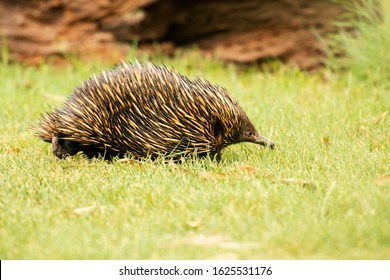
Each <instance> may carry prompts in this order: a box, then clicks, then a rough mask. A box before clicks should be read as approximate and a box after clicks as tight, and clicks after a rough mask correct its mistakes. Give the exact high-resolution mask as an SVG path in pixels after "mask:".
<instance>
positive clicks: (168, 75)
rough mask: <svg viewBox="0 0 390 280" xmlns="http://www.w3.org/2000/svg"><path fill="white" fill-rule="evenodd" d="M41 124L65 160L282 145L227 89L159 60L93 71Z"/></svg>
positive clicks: (178, 154) (46, 138) (200, 153)
mask: <svg viewBox="0 0 390 280" xmlns="http://www.w3.org/2000/svg"><path fill="white" fill-rule="evenodd" d="M35 130H36V134H37V136H39V137H40V138H41V139H42V140H43V141H45V142H51V143H52V147H53V153H54V155H56V156H57V157H59V158H64V157H66V156H68V155H74V154H76V153H77V152H79V151H82V152H83V153H85V154H86V155H87V156H88V157H90V158H92V157H94V156H98V155H101V156H103V157H105V158H111V157H112V156H124V155H126V154H130V155H131V156H133V157H134V158H138V159H140V158H145V157H151V158H155V157H157V156H160V155H163V156H165V157H169V158H173V159H179V158H180V157H182V156H186V155H193V154H196V155H198V156H200V157H204V156H206V155H210V156H212V157H216V158H217V160H219V159H220V157H221V152H222V150H223V149H224V148H226V147H227V146H228V145H231V144H235V143H239V142H253V143H256V144H260V145H263V146H269V147H270V148H271V149H273V148H274V146H275V144H274V143H272V142H271V141H269V140H267V139H265V138H263V137H262V136H261V135H260V134H259V133H258V132H257V130H256V129H255V127H254V126H253V124H252V123H251V121H250V120H249V119H248V117H247V115H246V114H245V112H244V111H243V110H242V109H241V107H240V105H239V104H238V102H237V101H235V100H234V99H233V98H232V97H231V96H230V94H229V93H228V92H227V90H226V89H225V88H223V87H221V86H218V85H212V84H211V83H209V82H208V81H205V80H203V79H200V78H198V77H197V78H194V79H190V78H187V77H185V76H182V75H181V74H179V73H177V72H176V71H175V70H172V69H168V68H167V67H165V66H156V65H154V64H151V63H145V64H143V65H142V64H139V63H135V64H125V63H123V64H122V65H120V66H117V67H116V68H114V69H113V70H109V71H105V72H103V73H102V74H100V75H99V76H95V75H94V76H92V77H91V78H90V79H88V80H87V81H85V82H83V83H82V84H81V85H80V86H79V87H77V88H76V89H75V90H74V93H73V94H72V95H71V97H70V98H68V99H67V101H66V102H65V104H64V106H63V107H62V108H57V109H55V110H54V111H52V112H49V113H47V115H45V116H44V117H43V118H42V120H41V123H40V125H39V126H38V127H36V128H35Z"/></svg>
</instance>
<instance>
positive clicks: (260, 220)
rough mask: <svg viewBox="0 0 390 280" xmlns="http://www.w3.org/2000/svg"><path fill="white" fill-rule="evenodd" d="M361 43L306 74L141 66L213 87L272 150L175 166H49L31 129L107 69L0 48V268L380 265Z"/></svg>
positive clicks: (379, 102)
mask: <svg viewBox="0 0 390 280" xmlns="http://www.w3.org/2000/svg"><path fill="white" fill-rule="evenodd" d="M386 24H389V22H387V23H386ZM387 27H388V25H387ZM372 28H376V29H375V30H378V29H380V28H382V24H379V25H378V26H372ZM384 30H385V29H384ZM386 30H388V29H386ZM362 32H365V31H364V30H363V31H362ZM384 32H387V31H384ZM371 33H372V34H371ZM362 34H363V35H364V34H371V35H372V36H374V34H373V32H371V31H367V32H366V33H362ZM378 36H379V35H378ZM362 37H363V36H362ZM388 38H389V37H387V39H386V38H385V37H384V38H381V39H380V40H382V41H381V42H382V43H383V44H385V43H387V44H388V45H387V46H390V40H389V39H388ZM339 40H340V41H341V42H342V43H346V42H347V43H348V44H350V46H351V48H350V50H352V51H353V52H355V53H356V52H358V53H359V50H357V49H356V48H355V49H354V48H353V43H355V44H356V45H363V46H362V48H364V44H360V43H359V44H357V43H356V42H357V40H361V41H363V42H364V40H365V38H360V37H358V38H350V37H348V38H347V37H343V38H339ZM367 40H368V39H367ZM370 40H372V38H371V39H370ZM384 40H387V41H386V42H384ZM367 45H369V44H367ZM376 46H377V49H376V50H375V51H373V52H375V53H378V54H380V53H381V47H380V46H379V45H378V44H376ZM370 47H371V46H370ZM385 47H386V45H385ZM367 48H368V46H367ZM367 48H365V49H363V50H360V53H359V54H360V55H361V56H359V58H360V60H358V61H354V63H351V62H350V61H349V62H348V55H351V53H348V52H347V53H346V56H345V61H343V62H342V63H343V66H344V67H340V69H337V68H336V67H327V68H324V69H322V70H320V71H318V72H315V73H308V72H302V71H300V70H297V69H294V68H293V67H290V66H282V65H275V66H274V67H273V69H272V71H258V70H257V69H255V68H254V67H249V68H247V69H238V68H236V67H235V66H232V65H229V64H224V63H222V62H219V61H216V60H212V59H205V58H202V57H201V56H200V54H199V53H198V52H196V51H193V52H185V53H180V54H177V56H176V57H174V58H167V57H164V56H162V57H151V58H148V59H150V60H152V61H153V62H154V63H156V64H159V63H164V64H165V65H167V66H170V67H171V66H172V67H174V68H175V69H176V70H178V71H179V72H181V73H183V74H185V75H188V76H196V75H199V76H201V77H203V78H205V79H208V80H210V81H211V82H213V83H217V84H220V85H223V86H224V87H226V88H227V89H228V90H229V91H230V92H231V94H232V95H233V96H234V97H235V98H236V99H237V100H239V102H240V104H241V106H242V107H243V109H244V110H245V111H246V113H247V115H248V116H249V118H250V119H251V120H252V122H253V123H254V124H255V126H256V127H257V128H258V129H259V131H260V132H261V133H262V135H264V136H265V137H266V138H268V139H270V140H272V141H273V142H275V144H276V149H275V150H270V149H264V148H261V147H259V146H257V145H254V144H250V143H245V144H237V145H234V146H231V147H229V148H228V149H226V150H225V152H224V154H223V155H222V161H221V162H219V163H217V162H215V161H212V160H210V159H208V158H206V159H204V160H192V161H191V160H189V161H187V162H184V163H182V164H174V163H164V162H163V161H155V162H151V161H141V162H136V161H132V160H127V161H121V160H119V161H114V162H112V163H109V162H106V161H104V160H101V159H92V160H89V159H87V158H86V157H85V156H83V155H81V154H78V155H76V156H75V157H69V158H67V159H66V160H59V159H57V158H55V157H54V156H53V155H52V153H51V146H50V145H49V144H47V143H44V142H42V141H41V140H40V139H39V138H37V137H35V136H34V135H33V132H32V130H31V126H34V125H36V124H37V123H38V118H39V116H40V114H41V113H44V112H45V111H48V110H50V107H55V106H60V105H61V104H62V103H63V102H64V100H65V99H66V97H68V96H69V95H70V94H71V93H72V90H73V89H74V87H75V86H77V85H79V83H80V82H81V81H83V80H85V79H86V78H88V77H89V76H90V75H91V74H92V73H99V72H101V70H102V69H108V68H111V67H113V65H114V64H109V63H107V62H102V61H88V62H86V61H82V60H79V59H76V58H69V63H67V64H63V65H60V66H58V65H53V64H51V63H42V64H41V65H40V66H38V67H32V66H26V65H22V64H16V63H8V62H7V61H6V59H4V57H6V55H4V54H6V51H5V50H3V62H2V63H1V64H0V131H1V132H0V259H389V258H390V234H389V232H390V222H389V221H390V208H389V203H390V125H389V124H390V121H389V117H390V116H389V115H388V112H389V110H390V82H389V76H388V75H389V73H390V71H386V69H388V70H389V67H390V66H389V64H390V63H386V59H387V61H388V57H387V58H386V57H385V58H383V57H382V58H380V57H379V55H377V56H376V58H377V59H378V61H380V62H381V63H382V64H380V65H381V66H383V67H382V68H378V69H377V68H375V67H377V66H378V65H379V62H378V64H377V65H375V64H374V65H370V67H371V68H367V69H366V72H364V71H361V70H362V69H363V68H365V65H367V64H365V63H367V62H364V60H363V58H364V54H367V52H369V53H370V54H372V53H371V50H367ZM382 48H384V47H382ZM388 49H389V48H387V50H388ZM364 52H366V53H364ZM373 55H374V56H375V54H373ZM135 58H137V59H138V60H139V61H141V62H142V61H144V60H145V59H146V58H145V57H144V56H140V55H138V54H137V53H136V52H135V51H133V52H131V53H130V54H129V56H128V60H129V61H134V60H135ZM383 60H385V62H382V61H383ZM370 61H371V60H370ZM360 62H361V64H360V65H359V63H360ZM340 63H341V62H340ZM378 67H379V66H378ZM386 67H387V68H386ZM341 68H343V69H341ZM374 68H375V69H376V71H373V69H374ZM370 73H374V74H375V75H373V78H372V79H370V77H371V76H370V75H371V74H370Z"/></svg>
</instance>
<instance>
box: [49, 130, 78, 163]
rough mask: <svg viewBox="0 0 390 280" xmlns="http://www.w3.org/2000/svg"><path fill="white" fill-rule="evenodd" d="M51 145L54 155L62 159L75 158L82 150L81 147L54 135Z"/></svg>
mask: <svg viewBox="0 0 390 280" xmlns="http://www.w3.org/2000/svg"><path fill="white" fill-rule="evenodd" d="M51 145H52V149H53V154H54V155H55V156H56V157H58V158H60V159H63V158H65V157H67V156H73V155H75V154H76V153H77V152H78V151H79V150H80V147H79V145H78V144H77V143H75V142H72V141H69V140H64V139H60V138H58V136H54V135H52V138H51Z"/></svg>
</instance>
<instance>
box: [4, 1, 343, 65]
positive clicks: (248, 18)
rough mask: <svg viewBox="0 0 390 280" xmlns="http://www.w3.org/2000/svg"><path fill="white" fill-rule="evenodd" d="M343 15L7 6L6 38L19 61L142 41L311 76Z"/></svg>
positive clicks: (241, 4) (254, 9) (233, 6)
mask: <svg viewBox="0 0 390 280" xmlns="http://www.w3.org/2000/svg"><path fill="white" fill-rule="evenodd" d="M342 12H343V9H342V7H340V6H338V5H336V4H334V3H333V2H331V1H329V0H242V1H234V0H226V1H222V0H189V1H174V0H131V1H126V0H97V1H89V0H79V1H66V0H46V1H42V0H30V1H23V0H19V1H15V0H3V1H1V2H0V34H1V35H2V37H1V40H2V41H4V38H6V40H7V45H8V48H9V50H10V52H11V54H12V55H13V57H16V58H19V59H28V60H34V59H35V58H40V57H47V56H51V55H62V54H65V53H68V52H73V53H78V54H80V55H91V54H96V55H112V54H113V50H120V49H121V47H120V46H122V47H123V46H126V45H127V46H128V45H129V44H131V43H132V42H133V41H135V40H136V41H137V42H138V43H139V46H140V47H141V48H142V47H149V46H151V45H153V44H155V43H156V42H159V43H160V44H161V46H162V49H163V50H165V51H167V52H172V51H173V49H174V48H177V47H180V48H186V47H188V46H191V47H192V46H193V45H197V46H198V47H199V49H200V50H201V52H203V53H205V54H211V55H215V56H218V57H220V58H222V59H225V60H228V61H234V62H241V63H252V62H262V61H263V60H266V59H269V58H277V59H280V60H282V61H283V62H288V63H292V64H295V65H298V66H299V67H301V68H305V69H310V68H316V67H318V66H320V65H321V63H322V59H323V58H324V57H325V52H324V50H323V47H322V45H321V43H319V41H318V37H324V36H326V34H328V33H332V32H336V31H337V30H336V28H335V27H334V26H333V25H332V24H331V23H332V21H333V20H335V19H336V18H337V17H338V16H339V15H340V14H341V13H342ZM114 53H115V52H114Z"/></svg>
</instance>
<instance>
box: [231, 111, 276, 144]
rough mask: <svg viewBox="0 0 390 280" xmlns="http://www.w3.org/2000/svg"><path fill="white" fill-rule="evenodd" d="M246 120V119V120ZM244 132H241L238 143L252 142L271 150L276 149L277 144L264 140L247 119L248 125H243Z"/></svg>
mask: <svg viewBox="0 0 390 280" xmlns="http://www.w3.org/2000/svg"><path fill="white" fill-rule="evenodd" d="M244 119H245V118H244ZM243 126H244V127H243V128H242V131H241V132H240V135H239V139H238V142H251V143H255V144H258V145H261V146H265V147H269V148H270V149H272V150H273V149H274V148H275V144H274V143H273V142H272V141H270V140H268V139H266V138H264V137H263V136H262V135H261V134H260V133H259V132H258V131H257V130H256V129H255V127H254V126H253V124H252V123H251V122H250V120H249V119H246V123H245V124H244V125H243Z"/></svg>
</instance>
